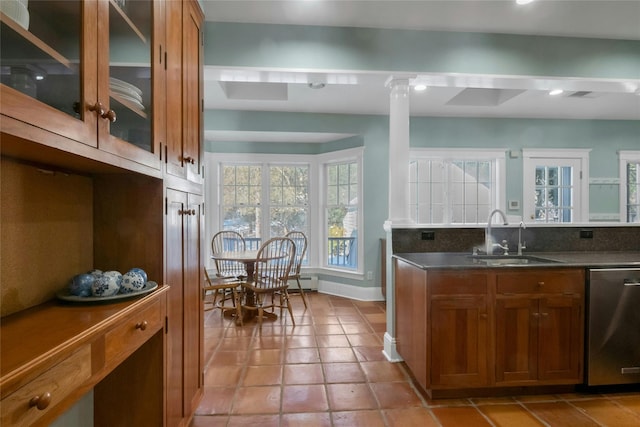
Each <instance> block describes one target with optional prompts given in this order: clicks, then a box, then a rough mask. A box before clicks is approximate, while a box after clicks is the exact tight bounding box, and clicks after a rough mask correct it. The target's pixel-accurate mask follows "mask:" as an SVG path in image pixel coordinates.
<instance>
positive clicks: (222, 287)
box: [202, 268, 242, 318]
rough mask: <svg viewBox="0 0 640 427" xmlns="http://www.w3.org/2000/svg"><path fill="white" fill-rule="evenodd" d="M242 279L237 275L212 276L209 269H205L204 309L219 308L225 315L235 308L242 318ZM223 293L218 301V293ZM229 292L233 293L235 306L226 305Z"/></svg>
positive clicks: (232, 298)
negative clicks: (227, 311) (236, 276)
mask: <svg viewBox="0 0 640 427" xmlns="http://www.w3.org/2000/svg"><path fill="white" fill-rule="evenodd" d="M241 283H242V281H241V280H240V279H237V278H235V277H211V276H210V275H209V272H208V271H207V269H206V268H205V269H204V285H203V286H202V300H203V302H204V310H205V311H208V310H213V309H215V308H219V309H220V312H221V315H224V313H225V311H226V310H234V311H235V313H236V316H238V317H237V318H241V315H242V311H241V304H240V292H239V290H240V285H241ZM219 293H222V295H223V297H222V299H221V300H220V301H218V294H219ZM227 293H229V294H231V298H230V299H231V301H232V303H233V307H225V305H224V302H225V300H227V299H229V298H226V297H225V296H226V295H227Z"/></svg>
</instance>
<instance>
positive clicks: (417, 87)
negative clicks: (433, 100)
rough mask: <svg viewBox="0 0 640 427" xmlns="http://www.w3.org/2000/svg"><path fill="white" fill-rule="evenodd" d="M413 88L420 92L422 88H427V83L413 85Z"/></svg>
mask: <svg viewBox="0 0 640 427" xmlns="http://www.w3.org/2000/svg"><path fill="white" fill-rule="evenodd" d="M413 90H415V91H417V92H422V91H423V90H427V85H426V84H424V83H419V84H417V85H415V86H414V87H413Z"/></svg>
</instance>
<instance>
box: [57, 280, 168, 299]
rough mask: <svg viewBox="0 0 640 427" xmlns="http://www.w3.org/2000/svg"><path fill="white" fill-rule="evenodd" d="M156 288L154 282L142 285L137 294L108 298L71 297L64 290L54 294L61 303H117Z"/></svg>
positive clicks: (67, 291)
mask: <svg viewBox="0 0 640 427" xmlns="http://www.w3.org/2000/svg"><path fill="white" fill-rule="evenodd" d="M157 287H158V284H157V283H156V282H151V281H149V282H147V283H145V284H144V287H143V288H142V289H141V290H139V291H138V292H129V293H128V294H116V295H112V296H109V297H93V296H91V297H79V296H77V295H72V294H70V293H69V289H68V288H65V289H62V290H60V291H58V293H56V297H58V299H61V300H62V301H68V302H79V303H87V302H104V301H117V300H123V299H127V298H133V297H139V296H142V295H146V294H148V293H150V292H153V291H154V290H155V289H156V288H157Z"/></svg>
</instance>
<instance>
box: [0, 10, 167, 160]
mask: <svg viewBox="0 0 640 427" xmlns="http://www.w3.org/2000/svg"><path fill="white" fill-rule="evenodd" d="M0 12H1V13H0V21H1V25H2V27H1V29H0V31H1V33H0V38H1V50H0V65H1V77H2V80H1V83H2V84H1V85H0V89H1V92H0V95H1V96H2V107H1V108H2V109H1V113H2V115H3V116H6V117H10V118H12V119H15V120H16V121H10V122H8V123H7V124H5V123H3V124H2V130H3V131H7V132H11V130H8V126H19V125H20V123H23V124H24V123H27V124H30V125H33V126H35V127H36V129H37V130H38V131H39V132H42V131H41V130H46V131H49V132H53V133H55V134H58V135H61V136H64V137H66V138H70V139H72V140H75V141H78V142H81V143H83V144H87V145H90V146H93V147H98V148H99V149H100V150H103V151H106V152H109V153H112V154H115V155H117V156H120V157H124V158H127V159H130V160H134V161H136V162H138V163H141V164H144V165H147V166H151V167H154V168H156V169H159V168H160V149H159V140H160V138H161V136H160V135H158V132H160V131H161V129H162V128H161V127H160V126H159V123H158V125H156V110H162V111H161V112H160V115H161V116H162V114H164V113H163V111H164V109H161V108H159V109H156V108H154V100H156V99H162V98H163V97H162V96H160V95H159V93H158V92H154V91H159V90H161V89H162V88H163V87H164V85H163V84H162V83H161V81H163V80H162V79H163V78H164V77H163V74H162V70H163V68H164V63H163V62H164V61H163V55H164V52H163V51H162V47H163V44H162V42H163V40H161V35H162V34H163V32H162V31H161V29H162V25H164V20H163V13H164V3H163V2H161V1H155V2H154V1H152V0H85V1H82V0H28V1H27V0H1V1H0ZM154 64H157V65H158V66H155V67H154ZM154 126H155V129H154ZM32 130H33V129H32ZM25 134H26V135H27V137H29V136H30V135H29V133H28V132H25ZM42 138H44V137H42ZM40 142H46V141H40Z"/></svg>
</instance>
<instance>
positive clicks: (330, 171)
mask: <svg viewBox="0 0 640 427" xmlns="http://www.w3.org/2000/svg"><path fill="white" fill-rule="evenodd" d="M359 170H360V167H359V165H358V162H356V161H348V162H340V163H330V164H326V165H325V177H326V196H325V198H326V209H325V218H326V220H327V221H326V229H325V233H326V234H327V236H328V239H327V240H328V248H327V264H328V265H329V266H330V267H339V268H349V269H357V268H358V243H359V242H358V223H359V221H358V212H359V209H358V195H359V193H360V172H359Z"/></svg>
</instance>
